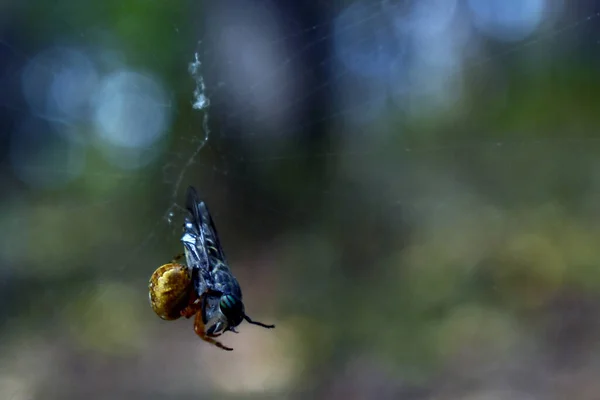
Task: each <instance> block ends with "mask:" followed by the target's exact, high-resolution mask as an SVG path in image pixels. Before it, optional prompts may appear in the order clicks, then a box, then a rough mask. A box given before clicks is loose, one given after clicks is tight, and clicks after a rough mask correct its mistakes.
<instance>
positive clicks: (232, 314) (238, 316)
mask: <svg viewBox="0 0 600 400" xmlns="http://www.w3.org/2000/svg"><path fill="white" fill-rule="evenodd" d="M219 307H220V308H221V312H222V313H223V314H225V316H226V317H227V319H228V320H229V324H230V325H231V326H234V327H235V326H238V325H239V324H240V323H241V322H242V320H243V319H244V304H243V303H242V301H241V300H240V299H238V298H237V297H235V296H232V295H230V294H226V295H223V296H221V301H220V302H219Z"/></svg>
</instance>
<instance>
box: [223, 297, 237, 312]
mask: <svg viewBox="0 0 600 400" xmlns="http://www.w3.org/2000/svg"><path fill="white" fill-rule="evenodd" d="M239 303H240V301H239V300H238V299H237V298H235V297H233V296H232V295H230V294H226V295H225V296H221V301H220V302H219V306H220V307H221V310H222V311H223V312H224V313H227V312H229V311H233V310H235V309H236V308H239Z"/></svg>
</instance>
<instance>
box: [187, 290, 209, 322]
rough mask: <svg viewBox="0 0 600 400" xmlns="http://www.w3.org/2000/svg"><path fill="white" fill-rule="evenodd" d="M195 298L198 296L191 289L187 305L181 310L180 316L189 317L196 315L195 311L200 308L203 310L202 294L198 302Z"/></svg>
mask: <svg viewBox="0 0 600 400" xmlns="http://www.w3.org/2000/svg"><path fill="white" fill-rule="evenodd" d="M197 299H198V296H197V295H196V292H194V291H192V294H191V295H190V301H189V303H188V305H187V306H186V307H185V308H184V309H183V310H181V316H182V317H185V318H191V317H193V316H194V315H196V313H197V312H198V311H200V310H202V312H204V309H203V308H202V307H203V304H204V296H202V298H201V303H200V304H199V303H198V302H197V301H196V300H197Z"/></svg>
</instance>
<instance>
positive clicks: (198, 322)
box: [194, 310, 233, 351]
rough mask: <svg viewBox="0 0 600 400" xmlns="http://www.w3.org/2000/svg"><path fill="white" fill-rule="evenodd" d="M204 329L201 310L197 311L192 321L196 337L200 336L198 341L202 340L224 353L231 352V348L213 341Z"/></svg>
mask: <svg viewBox="0 0 600 400" xmlns="http://www.w3.org/2000/svg"><path fill="white" fill-rule="evenodd" d="M205 328H206V326H205V325H204V321H203V320H202V310H199V311H198V312H197V313H196V319H195V320H194V331H195V332H196V335H198V336H200V339H202V340H204V341H205V342H208V343H211V344H213V345H215V346H217V347H218V348H220V349H223V350H226V351H232V350H233V349H232V348H231V347H227V346H225V345H223V344H222V343H221V342H218V341H216V340H215V339H213V338H211V337H209V336H208V335H206V332H205Z"/></svg>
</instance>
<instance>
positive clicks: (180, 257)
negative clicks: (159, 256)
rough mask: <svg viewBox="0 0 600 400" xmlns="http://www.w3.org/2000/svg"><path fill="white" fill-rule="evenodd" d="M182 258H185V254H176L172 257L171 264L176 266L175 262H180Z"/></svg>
mask: <svg viewBox="0 0 600 400" xmlns="http://www.w3.org/2000/svg"><path fill="white" fill-rule="evenodd" d="M183 256H185V253H180V254H177V255H176V256H175V257H173V261H171V262H172V263H173V264H176V263H177V261H179V260H181V259H182V258H183Z"/></svg>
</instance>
